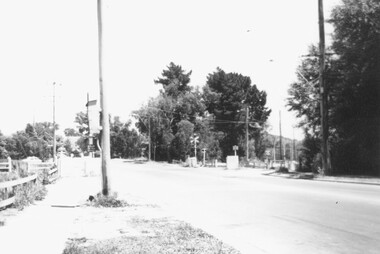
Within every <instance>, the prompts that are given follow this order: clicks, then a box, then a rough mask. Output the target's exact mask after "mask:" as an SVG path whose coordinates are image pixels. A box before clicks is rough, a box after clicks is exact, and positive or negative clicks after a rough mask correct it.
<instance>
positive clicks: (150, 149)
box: [148, 115, 152, 161]
mask: <svg viewBox="0 0 380 254" xmlns="http://www.w3.org/2000/svg"><path fill="white" fill-rule="evenodd" d="M148 128H149V130H148V133H149V152H148V157H149V161H150V157H151V151H152V147H151V137H150V116H149V115H148Z"/></svg>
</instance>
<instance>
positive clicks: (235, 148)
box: [232, 146, 239, 156]
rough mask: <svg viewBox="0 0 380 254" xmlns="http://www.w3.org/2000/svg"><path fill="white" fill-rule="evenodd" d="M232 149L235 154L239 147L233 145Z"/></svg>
mask: <svg viewBox="0 0 380 254" xmlns="http://www.w3.org/2000/svg"><path fill="white" fill-rule="evenodd" d="M232 149H234V152H235V156H236V151H237V150H239V147H238V146H233V147H232Z"/></svg>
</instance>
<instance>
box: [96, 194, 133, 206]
mask: <svg viewBox="0 0 380 254" xmlns="http://www.w3.org/2000/svg"><path fill="white" fill-rule="evenodd" d="M93 205H94V206H96V207H124V206H127V205H128V204H127V202H125V201H124V200H120V199H118V198H117V192H112V193H111V194H110V195H108V196H104V195H103V194H101V193H98V194H97V195H96V198H95V200H94V201H93Z"/></svg>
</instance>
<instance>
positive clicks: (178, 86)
mask: <svg viewBox="0 0 380 254" xmlns="http://www.w3.org/2000/svg"><path fill="white" fill-rule="evenodd" d="M167 68H168V69H167V70H164V71H163V72H162V77H161V78H158V79H156V80H155V81H154V83H155V84H161V85H162V86H163V89H164V91H163V92H162V93H164V94H166V95H168V96H171V97H174V98H177V97H178V96H180V95H182V94H185V93H186V92H190V91H191V88H190V87H189V86H188V84H189V83H190V75H191V71H189V72H188V73H185V70H183V69H182V67H181V66H180V65H176V64H174V63H173V62H171V63H170V64H169V66H167Z"/></svg>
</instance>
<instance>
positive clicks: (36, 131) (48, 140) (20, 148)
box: [0, 122, 59, 161]
mask: <svg viewBox="0 0 380 254" xmlns="http://www.w3.org/2000/svg"><path fill="white" fill-rule="evenodd" d="M55 129H56V130H57V129H58V125H56V126H55ZM53 131H54V130H53V124H52V123H49V122H39V123H35V124H33V125H31V124H27V125H26V128H25V130H24V131H18V132H16V133H14V134H13V135H12V136H8V137H1V136H0V152H1V151H2V152H1V153H3V154H4V155H7V156H10V157H11V158H12V159H16V160H19V159H25V158H26V157H29V156H35V157H38V158H40V159H41V160H43V161H45V160H47V159H48V158H50V157H51V155H52V153H53V151H52V144H53ZM57 140H58V138H57ZM57 143H59V142H57ZM4 155H2V156H4Z"/></svg>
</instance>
